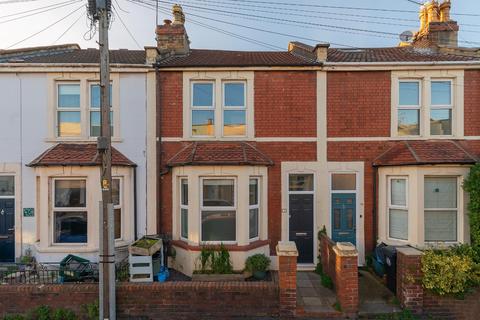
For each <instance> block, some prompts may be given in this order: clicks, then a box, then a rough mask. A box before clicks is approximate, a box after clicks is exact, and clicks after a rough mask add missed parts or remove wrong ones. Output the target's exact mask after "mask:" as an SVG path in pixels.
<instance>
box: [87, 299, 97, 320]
mask: <svg viewBox="0 0 480 320" xmlns="http://www.w3.org/2000/svg"><path fill="white" fill-rule="evenodd" d="M83 310H84V311H85V313H86V314H87V319H88V320H97V319H98V316H99V314H100V310H99V306H98V300H97V301H95V302H93V303H89V304H85V305H83Z"/></svg>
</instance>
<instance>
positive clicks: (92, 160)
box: [27, 143, 136, 167]
mask: <svg viewBox="0 0 480 320" xmlns="http://www.w3.org/2000/svg"><path fill="white" fill-rule="evenodd" d="M100 164H101V158H100V155H99V154H98V153H97V145H96V144H94V143H83V144H81V143H59V144H57V145H55V146H53V147H52V148H50V149H48V150H46V151H45V152H44V153H42V154H41V155H40V156H38V157H37V158H36V159H34V160H33V161H32V162H30V163H29V164H28V165H27V166H29V167H38V166H97V165H100ZM112 165H114V166H126V167H134V166H136V164H135V163H134V162H132V161H130V160H129V159H128V158H127V157H126V156H124V155H123V154H122V153H121V152H120V151H118V150H117V149H115V148H113V147H112Z"/></svg>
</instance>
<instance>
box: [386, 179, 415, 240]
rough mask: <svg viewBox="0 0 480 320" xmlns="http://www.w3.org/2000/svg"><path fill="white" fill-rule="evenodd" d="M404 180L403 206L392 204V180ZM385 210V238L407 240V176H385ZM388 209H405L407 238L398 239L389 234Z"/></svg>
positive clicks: (408, 218) (408, 220)
mask: <svg viewBox="0 0 480 320" xmlns="http://www.w3.org/2000/svg"><path fill="white" fill-rule="evenodd" d="M400 179H402V180H405V206H399V205H394V204H392V180H400ZM387 184H388V186H387V212H386V219H385V220H386V221H387V229H386V232H387V239H388V240H392V241H399V242H408V239H409V236H408V234H409V229H410V228H409V223H410V217H409V209H408V207H409V199H408V192H409V184H408V176H387ZM390 209H394V210H405V211H407V238H406V239H400V238H394V237H391V236H390Z"/></svg>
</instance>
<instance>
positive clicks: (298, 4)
mask: <svg viewBox="0 0 480 320" xmlns="http://www.w3.org/2000/svg"><path fill="white" fill-rule="evenodd" d="M226 1H230V2H234V3H239V2H240V3H241V2H243V3H262V4H271V5H275V6H288V7H292V6H293V7H307V8H329V9H342V10H355V11H358V10H361V11H378V12H398V13H418V11H416V10H402V9H386V8H368V7H350V6H331V5H321V4H305V3H296V2H295V3H294V2H273V1H260V0H226ZM455 14H456V15H462V16H472V17H480V14H472V13H458V12H457V13H455Z"/></svg>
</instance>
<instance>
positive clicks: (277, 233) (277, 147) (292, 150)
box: [256, 142, 317, 255]
mask: <svg viewBox="0 0 480 320" xmlns="http://www.w3.org/2000/svg"><path fill="white" fill-rule="evenodd" d="M256 145H257V148H258V149H259V150H261V151H262V152H263V153H265V154H266V155H267V156H268V157H270V159H272V160H273V162H274V165H273V166H271V167H269V168H268V238H269V239H270V252H271V254H272V255H275V254H276V253H275V245H276V244H277V243H278V241H280V239H281V232H282V177H281V174H282V170H281V169H282V168H281V166H282V165H281V162H283V161H316V159H317V144H316V142H259V143H257V144H256Z"/></svg>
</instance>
